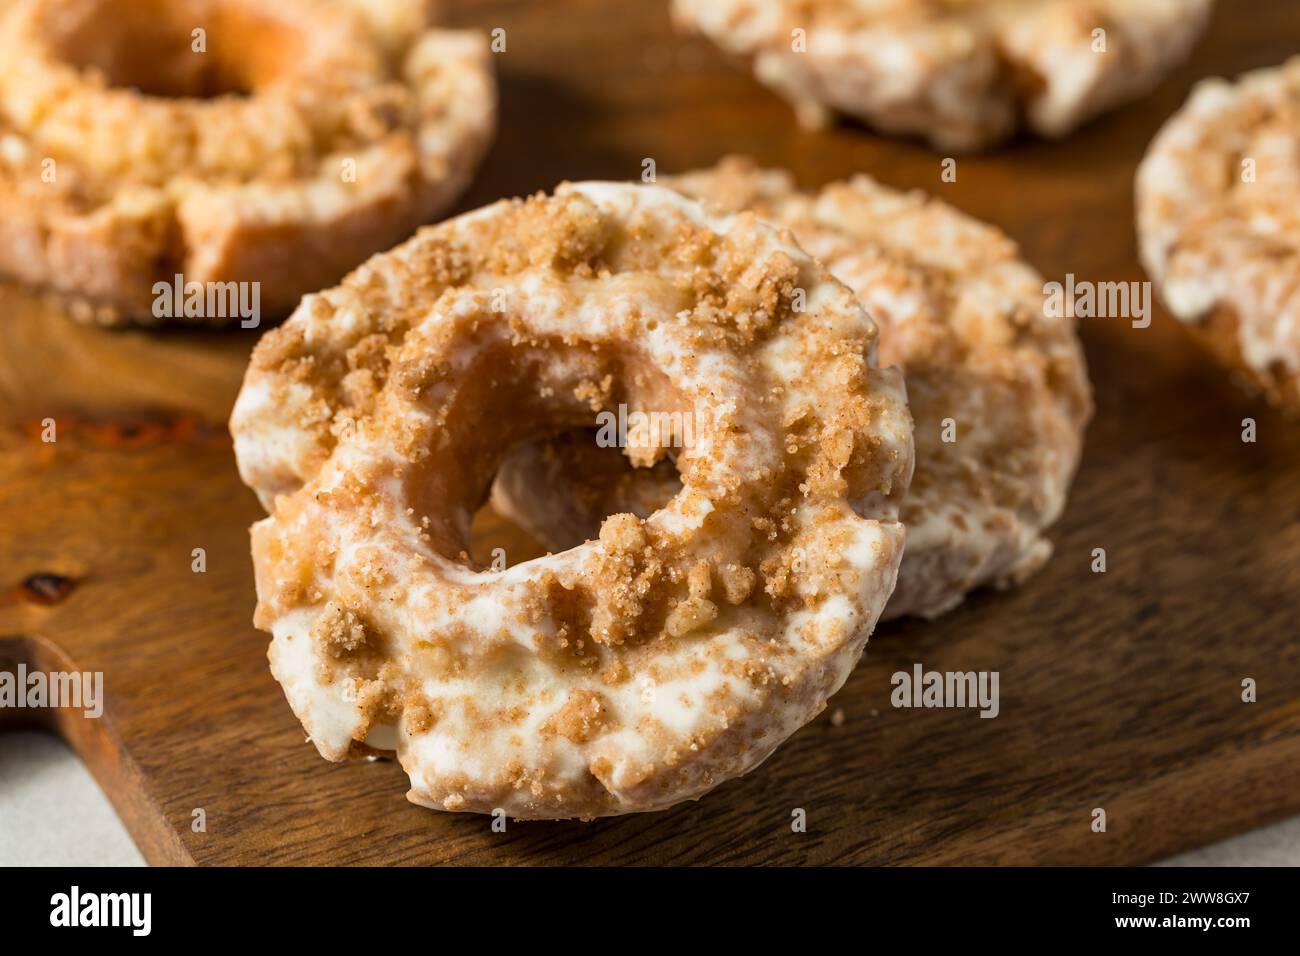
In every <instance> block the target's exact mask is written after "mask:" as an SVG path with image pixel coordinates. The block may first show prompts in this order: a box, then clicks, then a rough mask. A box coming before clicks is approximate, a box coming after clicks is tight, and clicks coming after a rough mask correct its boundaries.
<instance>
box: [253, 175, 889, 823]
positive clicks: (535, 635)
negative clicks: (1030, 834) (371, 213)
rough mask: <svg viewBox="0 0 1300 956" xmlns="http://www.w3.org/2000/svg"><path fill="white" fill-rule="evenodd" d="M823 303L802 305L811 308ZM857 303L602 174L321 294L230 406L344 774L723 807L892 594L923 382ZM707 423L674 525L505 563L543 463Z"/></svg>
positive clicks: (274, 573)
mask: <svg viewBox="0 0 1300 956" xmlns="http://www.w3.org/2000/svg"><path fill="white" fill-rule="evenodd" d="M800 310H802V311H800ZM875 340H876V329H875V326H874V324H873V323H872V322H871V320H870V319H869V318H868V317H867V316H866V314H865V312H864V311H863V310H862V308H861V306H860V305H859V304H858V303H857V301H856V300H855V299H854V297H853V295H852V293H851V292H849V290H848V289H846V288H845V287H844V286H842V285H841V284H840V283H839V282H837V281H836V280H834V279H833V278H831V276H830V275H829V274H828V273H827V272H826V271H825V270H824V269H823V268H822V267H821V266H819V265H818V264H817V263H815V262H814V261H813V260H812V259H811V258H810V257H808V256H807V254H805V253H804V252H802V251H801V250H800V249H799V248H798V247H797V246H795V245H794V244H793V243H792V242H791V241H790V239H789V237H788V234H782V233H780V232H778V231H776V230H774V229H773V228H771V227H769V226H766V225H764V224H762V223H760V222H759V221H758V220H756V219H755V218H754V217H753V216H750V215H740V216H735V217H731V216H709V215H706V214H705V213H704V212H703V211H702V210H701V209H700V208H699V206H698V205H697V204H695V203H693V202H690V201H688V200H686V199H684V198H682V197H681V196H679V195H677V194H675V193H672V192H670V191H668V190H664V189H660V188H658V187H653V186H632V185H621V184H609V183H594V184H593V183H587V184H579V185H572V186H564V187H561V188H560V189H559V190H558V191H557V192H556V194H555V195H554V196H553V197H549V198H548V197H543V196H539V197H534V198H533V199H530V200H528V201H512V202H502V203H498V204H496V205H493V206H489V207H487V208H485V209H482V210H479V211H478V212H475V213H471V214H468V215H466V216H462V217H459V218H457V219H454V220H451V221H449V222H447V223H444V224H443V225H441V226H437V227H432V228H428V229H425V230H422V231H421V232H420V233H418V234H417V236H416V238H414V239H412V240H411V241H409V242H407V243H406V244H404V245H402V246H400V247H398V248H397V249H395V250H393V251H392V252H389V253H385V254H383V255H381V256H377V257H376V258H374V259H372V260H371V261H370V262H369V263H367V264H366V265H365V266H363V267H362V268H361V269H359V270H358V271H357V272H355V273H354V274H353V275H351V276H350V277H348V279H347V280H346V281H345V282H344V283H343V284H342V285H341V286H340V287H338V288H335V289H331V290H329V291H327V292H323V293H321V294H318V295H309V296H307V297H306V298H304V300H303V302H302V304H301V306H300V307H299V309H298V310H297V312H295V314H294V315H293V316H292V317H291V318H290V319H289V321H288V322H287V323H286V324H285V325H284V326H283V327H282V328H279V329H277V330H274V331H272V332H270V333H268V334H267V335H266V336H264V337H263V339H262V341H261V343H259V345H258V346H257V348H256V350H255V352H254V356H253V359H252V362H251V365H250V368H249V370H248V373H247V377H246V379H245V382H244V386H243V389H242V390H241V392H240V395H239V398H238V401H237V402H236V405H235V409H234V412H233V415H232V418H231V432H232V434H233V436H234V440H235V452H236V456H237V458H238V462H239V468H240V473H241V474H242V475H243V477H244V480H245V481H246V482H247V483H248V484H249V485H250V486H251V487H252V488H254V489H255V490H256V491H257V493H258V494H259V495H260V497H261V499H262V500H263V501H264V502H266V503H267V504H268V505H269V507H270V508H271V512H272V513H271V516H270V517H268V518H266V519H264V520H263V521H260V522H259V523H257V524H256V525H254V527H253V530H252V549H253V561H254V565H255V568H256V579H257V594H258V605H257V612H256V624H257V626H258V627H260V628H262V629H264V630H267V631H270V632H271V633H272V635H273V637H272V644H271V649H270V659H271V665H272V670H273V672H274V674H275V676H276V678H277V679H278V680H279V681H280V683H281V684H282V685H283V687H284V690H285V694H286V696H287V697H288V700H289V703H290V704H291V706H292V707H293V710H294V711H295V713H296V714H297V715H298V717H299V718H300V719H301V720H302V722H303V725H304V727H305V728H306V729H307V732H308V733H309V734H310V736H311V739H312V741H313V742H314V743H315V744H316V747H317V748H318V749H319V751H320V753H321V754H322V755H323V756H325V757H327V758H329V759H332V760H340V759H343V758H346V757H349V756H356V755H358V754H364V753H368V752H371V751H374V750H380V751H389V750H395V751H396V753H397V754H398V756H399V758H400V760H401V762H402V765H403V767H404V768H405V770H406V771H407V773H408V775H409V776H410V780H411V789H410V793H409V798H410V799H411V800H412V801H414V802H416V803H419V804H423V805H426V806H430V807H435V808H444V809H448V810H471V811H481V812H490V811H493V810H494V809H497V808H500V809H503V810H505V811H506V812H507V813H509V814H510V815H511V816H515V817H523V818H564V817H584V818H585V817H595V816H600V815H605V814H616V813H624V812H629V811H637V810H652V809H656V808H661V807H666V806H669V805H671V804H674V803H677V802H678V801H681V800H685V799H690V798H694V797H698V796H699V795H700V794H702V793H704V792H705V791H707V790H709V789H710V788H712V787H713V786H715V785H717V784H718V783H720V782H722V781H724V780H726V779H728V778H731V777H734V776H737V775H739V774H742V773H744V772H745V771H747V770H749V769H751V768H752V767H754V766H755V765H757V764H758V763H759V762H760V761H761V760H763V759H764V758H765V757H766V756H767V755H768V754H770V753H771V752H772V750H773V749H774V748H775V747H776V746H777V745H778V744H779V743H780V742H781V741H782V740H784V739H785V738H786V737H788V736H789V735H790V734H791V733H793V732H794V731H795V730H796V729H798V728H799V727H800V726H802V725H803V724H804V723H806V722H807V721H808V720H810V719H811V718H812V717H813V716H814V715H815V714H816V713H818V712H819V711H820V710H821V709H822V708H823V707H824V705H825V701H826V698H827V697H828V696H829V695H830V694H832V693H834V691H835V690H836V689H837V688H838V687H839V686H840V685H841V684H842V683H843V681H844V679H845V678H846V676H847V675H848V673H849V670H850V669H851V668H852V666H853V664H854V663H855V662H856V660H857V658H858V657H859V655H860V653H861V651H862V647H863V645H864V644H865V642H866V639H867V637H868V635H869V634H870V632H871V630H872V628H873V627H874V624H875V621H876V619H877V616H878V615H879V613H880V610H881V608H883V606H884V604H885V600H886V599H887V597H888V596H889V593H890V591H891V590H892V589H893V586H894V580H895V575H896V573H897V565H898V562H899V560H900V558H901V553H902V545H903V530H902V526H901V525H900V524H899V523H898V521H897V509H898V505H897V499H898V498H899V497H900V496H901V494H902V493H903V492H904V491H905V489H906V485H907V481H908V478H909V476H910V474H911V470H912V441H911V434H910V425H911V422H910V418H909V416H908V413H907V409H906V398H905V395H904V392H903V386H902V380H901V376H899V375H898V373H897V372H896V370H887V371H881V370H879V369H877V368H876V367H875V357H874V353H875ZM620 406H621V407H625V408H628V409H631V410H632V411H634V412H641V413H643V414H647V415H648V414H651V413H655V412H658V413H659V414H666V415H678V416H679V417H678V418H677V419H676V421H678V422H681V423H685V422H687V421H691V422H693V426H692V429H691V441H689V442H681V443H676V444H675V443H674V441H675V438H676V437H678V436H679V435H681V434H682V431H683V429H674V430H672V431H671V432H670V431H668V430H664V431H662V432H656V433H655V435H656V437H657V439H658V443H657V444H656V445H653V446H652V445H650V444H649V443H646V442H640V443H638V448H637V454H638V455H639V456H640V460H642V461H643V462H649V461H651V460H654V459H655V458H662V457H663V455H664V452H665V448H666V447H669V446H672V447H675V448H676V449H677V454H676V467H677V470H678V471H679V472H680V475H681V485H682V487H681V490H680V492H679V493H678V494H677V495H676V496H675V497H674V498H673V499H672V500H671V501H669V502H667V503H665V504H664V506H663V507H662V508H660V509H659V510H657V511H655V512H654V513H653V514H651V515H650V516H649V517H648V518H646V519H645V520H639V519H637V518H636V517H634V516H632V515H630V514H625V515H616V516H613V517H611V518H609V519H608V520H607V521H606V522H605V523H604V524H603V526H602V527H601V528H600V532H599V535H598V538H597V539H596V540H594V541H591V542H589V543H586V544H583V545H581V546H579V547H577V548H574V549H572V550H570V551H566V552H564V553H562V554H557V555H551V556H548V557H545V558H539V559H535V560H531V561H525V562H522V563H520V564H518V565H516V566H514V567H511V568H508V569H506V570H492V569H483V568H481V567H478V566H476V565H474V564H473V562H472V561H471V560H470V558H469V556H468V555H467V553H466V552H467V550H468V547H469V545H468V533H469V525H470V519H471V517H472V516H473V514H474V513H475V511H476V510H477V509H478V508H479V507H480V505H481V504H482V503H483V502H484V501H485V499H486V497H487V494H488V490H489V487H490V485H491V482H492V478H493V475H494V474H495V472H496V470H497V467H498V464H499V462H500V460H501V458H502V456H503V455H504V454H505V453H506V451H507V450H508V448H509V447H510V446H511V445H512V444H514V443H516V442H519V441H527V440H531V439H533V438H536V437H539V436H542V435H546V434H553V433H556V432H559V431H562V430H565V429H567V428H571V427H578V426H581V425H583V424H587V423H590V422H591V421H593V417H594V416H596V415H597V414H598V413H599V411H601V410H606V409H610V408H615V407H620Z"/></svg>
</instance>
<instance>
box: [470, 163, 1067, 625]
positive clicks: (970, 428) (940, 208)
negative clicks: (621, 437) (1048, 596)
mask: <svg viewBox="0 0 1300 956" xmlns="http://www.w3.org/2000/svg"><path fill="white" fill-rule="evenodd" d="M664 182H665V185H669V186H671V187H673V188H675V189H678V190H680V191H681V192H683V193H685V194H687V195H689V196H692V197H696V198H699V199H703V200H707V201H708V202H709V203H711V204H713V205H715V206H719V207H721V208H722V209H725V210H729V211H732V212H735V211H739V210H751V211H753V212H756V213H758V214H759V215H760V216H762V217H763V218H764V219H767V220H770V221H772V222H774V223H777V224H779V225H781V226H785V227H788V228H790V229H791V230H793V232H794V236H795V238H796V240H797V241H798V242H799V243H800V245H802V247H803V248H804V249H806V250H807V251H808V252H810V253H812V254H813V255H814V256H815V257H816V258H818V259H819V260H820V261H821V262H823V263H824V264H825V265H826V266H827V268H829V269H830V271H831V272H832V273H833V274H834V275H835V276H836V277H837V278H839V279H840V280H842V281H843V282H845V283H847V284H848V286H849V287H850V288H851V289H853V290H854V291H855V292H856V293H857V294H858V296H859V298H860V299H861V301H862V304H863V305H864V306H865V307H866V309H867V312H868V314H870V315H871V316H872V317H873V318H874V319H875V320H876V322H877V323H878V324H879V325H880V330H881V338H880V357H881V363H882V364H884V365H892V364H898V365H901V366H902V367H903V369H904V372H905V374H906V377H907V389H908V396H909V399H910V403H911V411H912V415H913V418H914V419H915V422H916V474H915V476H914V477H913V479H912V485H911V490H910V491H909V492H908V496H907V498H906V500H905V501H904V503H903V523H904V524H905V525H906V526H907V529H908V533H907V552H906V554H905V555H904V558H903V566H902V568H901V570H900V571H899V578H898V587H897V589H896V590H895V592H894V595H893V596H892V597H891V598H890V601H889V606H888V608H887V609H886V611H885V616H886V617H897V616H899V615H903V614H919V615H923V616H927V617H934V616H936V615H938V614H941V613H943V612H944V611H947V610H949V609H950V608H952V607H953V606H955V605H956V604H958V603H959V602H960V601H961V600H962V598H963V597H964V596H965V595H966V594H967V592H969V591H971V590H972V589H974V588H976V587H979V586H980V585H984V584H994V585H1001V586H1005V585H1008V584H1012V583H1015V582H1018V581H1020V580H1022V579H1023V578H1024V577H1026V576H1027V575H1029V574H1031V573H1032V572H1034V571H1036V570H1037V569H1038V568H1039V567H1040V566H1041V565H1042V563H1043V562H1044V561H1045V560H1046V559H1047V557H1048V556H1049V555H1050V553H1051V545H1050V543H1049V542H1048V540H1047V539H1046V537H1045V536H1044V531H1045V529H1046V528H1047V527H1048V526H1049V525H1051V524H1052V523H1053V522H1054V521H1055V520H1056V519H1057V517H1058V516H1059V515H1060V513H1061V511H1062V509H1063V507H1064V505H1065V499H1066V494H1067V491H1068V489H1069V486H1070V481H1071V479H1072V478H1073V475H1074V470H1075V467H1076V465H1077V464H1078V461H1079V455H1080V450H1081V445H1082V441H1083V430H1084V426H1085V424H1086V423H1087V420H1088V418H1089V416H1090V414H1091V397H1090V390H1089V385H1088V379H1087V372H1086V369H1085V366H1084V360H1083V355H1082V352H1081V350H1080V348H1079V343H1078V340H1077V338H1076V337H1075V334H1074V328H1073V322H1072V320H1070V319H1068V318H1054V317H1051V316H1048V315H1046V314H1045V311H1044V309H1043V292H1042V289H1043V280H1042V278H1041V277H1039V276H1038V275H1037V273H1035V272H1034V271H1033V269H1031V268H1030V267H1029V266H1028V265H1026V264H1025V263H1024V262H1023V261H1022V260H1021V259H1020V257H1019V254H1018V253H1017V250H1016V248H1015V246H1014V245H1013V244H1012V243H1011V242H1010V240H1008V239H1007V238H1006V237H1005V236H1004V235H1002V234H1001V233H1000V232H998V231H997V230H995V229H993V228H992V227H989V226H986V225H984V224H982V223H979V222H976V221H975V220H973V219H971V218H969V217H967V216H965V215H963V214H961V213H959V212H957V211H956V210H954V209H952V208H951V207H950V206H947V205H945V204H943V203H941V202H938V201H936V200H926V199H923V198H921V197H920V196H918V195H904V194H902V193H899V192H896V191H895V190H892V189H889V188H887V187H885V186H881V185H879V184H877V183H875V182H873V181H871V180H870V179H867V178H865V177H859V178H857V179H854V180H852V181H850V182H844V183H836V184H833V185H830V186H827V187H825V188H824V189H823V190H821V192H819V193H817V194H816V195H810V194H807V193H803V192H800V191H799V190H797V189H796V188H795V186H794V184H793V182H792V181H791V179H790V177H789V176H788V175H787V174H785V173H781V172H775V171H765V170H760V169H758V168H757V167H755V166H754V165H753V164H752V163H751V162H749V161H746V160H742V159H730V160H726V161H724V162H723V163H721V164H720V165H719V166H718V167H716V168H714V169H710V170H704V171H701V172H695V173H690V174H687V175H684V176H679V177H673V178H669V179H667V180H665V181H664ZM678 487H679V482H678V480H677V475H676V471H675V469H674V468H673V467H672V466H671V463H669V462H659V463H656V464H652V465H650V466H649V467H642V468H634V467H633V462H632V461H631V460H630V459H629V458H628V457H627V456H625V455H623V454H620V452H619V450H618V449H617V448H603V447H599V446H598V445H597V444H596V443H595V442H593V440H592V436H591V434H590V433H584V432H570V433H567V434H565V435H562V436H560V437H558V438H556V439H553V440H549V441H547V440H542V441H537V442H531V443H526V444H522V445H519V446H516V447H515V448H514V449H512V451H511V452H510V454H509V456H508V457H507V459H506V461H505V462H504V464H503V466H502V469H501V472H500V474H499V476H498V478H497V481H496V485H495V487H494V490H493V497H492V500H493V504H494V506H495V507H496V509H497V510H498V511H499V512H501V513H502V514H504V515H506V516H507V517H509V518H511V519H512V520H514V521H515V522H516V523H518V524H519V525H520V526H521V527H523V528H525V529H527V530H528V531H530V532H531V533H532V534H533V535H534V536H535V537H537V538H538V540H540V541H541V542H542V543H543V544H544V545H546V546H548V547H550V548H553V549H559V548H566V547H571V546H572V545H573V544H574V543H576V542H579V541H582V540H584V539H586V538H588V537H592V536H594V535H595V534H596V531H597V529H598V528H599V521H600V517H601V516H602V515H606V514H611V513H616V512H622V511H628V512H631V513H634V514H638V515H645V514H649V513H651V512H652V511H653V510H654V509H655V508H657V507H659V506H660V505H661V504H662V502H664V501H666V500H668V498H670V497H671V496H672V495H673V494H674V493H676V489H677V488H678Z"/></svg>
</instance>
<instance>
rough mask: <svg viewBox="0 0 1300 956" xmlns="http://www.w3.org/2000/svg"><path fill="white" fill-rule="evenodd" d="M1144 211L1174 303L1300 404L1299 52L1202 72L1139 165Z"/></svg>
mask: <svg viewBox="0 0 1300 956" xmlns="http://www.w3.org/2000/svg"><path fill="white" fill-rule="evenodd" d="M1137 212H1138V235H1139V240H1140V246H1141V251H1142V260H1143V262H1144V264H1145V265H1146V269H1147V272H1148V274H1149V275H1150V276H1151V278H1152V279H1153V280H1154V282H1155V283H1156V286H1157V287H1158V288H1159V290H1160V293H1161V297H1162V298H1163V300H1164V303H1165V305H1166V306H1167V307H1168V308H1169V311H1170V312H1172V313H1173V315H1174V317H1175V318H1177V319H1178V320H1179V321H1181V322H1185V323H1187V324H1188V325H1189V326H1191V327H1192V328H1193V329H1195V330H1196V331H1197V332H1198V333H1199V334H1200V336H1201V338H1202V339H1203V340H1204V341H1205V342H1206V344H1207V345H1208V346H1209V348H1210V349H1211V350H1212V351H1213V352H1214V353H1216V354H1217V355H1218V357H1219V358H1220V359H1221V360H1222V361H1223V362H1225V363H1226V364H1227V365H1228V367H1230V368H1231V369H1233V370H1234V371H1236V372H1237V373H1239V375H1240V376H1241V377H1242V378H1243V379H1244V380H1245V381H1246V383H1247V384H1249V385H1251V386H1253V387H1254V388H1256V389H1258V390H1261V391H1262V392H1263V393H1264V394H1265V395H1266V396H1267V397H1268V398H1269V399H1270V400H1272V401H1273V402H1274V403H1276V404H1278V405H1279V406H1281V407H1282V408H1284V409H1286V410H1288V411H1290V412H1291V413H1293V414H1300V57H1296V58H1294V59H1292V60H1290V61H1289V62H1288V63H1286V64H1285V65H1284V66H1281V67H1278V68H1275V69H1267V70H1259V71H1257V72H1254V73H1250V74H1247V75H1246V76H1244V77H1242V78H1241V79H1240V80H1238V81H1237V82H1236V83H1229V82H1227V81H1226V80H1217V79H1216V80H1207V81H1205V82H1203V83H1201V84H1200V85H1199V86H1198V87H1197V88H1196V90H1195V91H1194V92H1193V93H1192V96H1191V98H1190V99H1189V100H1188V102H1187V104H1186V105H1185V106H1184V107H1183V108H1182V110H1180V111H1179V112H1178V113H1177V114H1175V115H1174V117H1173V118H1172V119H1170V120H1169V122H1168V123H1167V124H1166V125H1165V127H1164V129H1162V130H1161V132H1160V133H1159V135H1157V137H1156V138H1155V140H1154V142H1153V143H1152V144H1151V148H1150V150H1149V151H1148V152H1147V156H1146V159H1145V160H1143V162H1142V165H1141V167H1139V169H1138V176H1137Z"/></svg>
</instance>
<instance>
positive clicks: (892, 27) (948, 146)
mask: <svg viewBox="0 0 1300 956" xmlns="http://www.w3.org/2000/svg"><path fill="white" fill-rule="evenodd" d="M1211 4H1212V0H980V2H975V0H673V13H674V16H675V19H676V21H677V23H678V24H679V25H680V26H681V27H682V28H683V29H686V30H690V31H695V32H699V33H702V34H704V35H705V36H707V37H709V38H710V39H712V40H713V41H714V42H715V43H717V44H718V45H719V46H720V47H722V48H723V49H724V50H726V51H727V52H729V53H733V54H737V55H740V56H744V57H747V58H752V59H753V61H754V69H755V73H756V75H757V77H758V79H759V80H760V81H761V82H763V83H765V84H766V85H768V86H771V87H773V88H774V89H775V90H777V92H779V93H781V94H782V95H783V96H785V97H786V98H787V99H789V100H790V101H791V102H792V104H793V105H794V107H795V109H796V112H797V115H798V117H799V119H800V122H801V123H803V124H804V125H805V126H809V127H819V126H822V125H825V124H826V123H827V122H829V120H830V118H831V115H832V113H833V112H840V113H846V114H849V115H851V116H856V117H859V118H860V119H863V120H865V121H867V122H868V123H871V124H872V125H874V126H876V127H877V128H879V129H881V130H883V131H885V132H887V133H901V134H919V135H921V136H925V137H928V138H929V140H930V141H931V142H932V143H933V144H934V145H935V146H936V147H938V148H940V149H945V150H954V151H958V152H964V151H969V150H975V149H981V148H984V147H988V146H991V145H994V144H995V143H997V142H999V141H1000V140H1003V139H1005V138H1007V137H1008V136H1009V135H1011V133H1012V132H1014V130H1015V128H1016V125H1017V124H1018V123H1019V122H1021V118H1022V117H1023V121H1024V122H1025V123H1026V124H1027V125H1028V126H1029V127H1030V128H1031V129H1033V130H1034V131H1035V132H1037V133H1039V134H1041V135H1043V136H1050V137H1060V136H1064V135H1065V134H1067V133H1069V132H1070V131H1072V130H1074V129H1075V128H1077V127H1078V126H1080V125H1082V124H1083V123H1084V122H1085V121H1087V120H1089V119H1091V118H1093V117H1094V116H1096V115H1098V114H1100V113H1102V112H1105V111H1106V110H1108V109H1110V108H1112V107H1114V106H1116V105H1119V104H1120V103H1123V102H1125V101H1127V100H1130V99H1134V98H1136V97H1138V96H1140V95H1142V94H1144V93H1146V92H1147V91H1148V90H1150V89H1151V88H1152V87H1154V86H1155V85H1156V84H1157V83H1158V82H1159V81H1160V80H1161V78H1163V77H1164V76H1165V75H1166V74H1167V73H1168V72H1169V71H1170V70H1171V69H1173V67H1174V66H1176V65H1177V64H1178V63H1180V62H1182V61H1183V60H1184V59H1185V58H1186V57H1187V55H1188V53H1189V52H1190V50H1191V47H1192V45H1193V44H1194V43H1195V41H1196V39H1197V37H1199V36H1200V34H1201V32H1202V30H1203V29H1204V27H1205V23H1206V21H1207V19H1208V17H1209V13H1210V9H1211ZM1096 30H1104V31H1105V34H1104V38H1105V51H1104V52H1095V50H1094V48H1095V46H1096V40H1097V39H1098V37H1097V36H1095V35H1094V31H1096Z"/></svg>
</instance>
